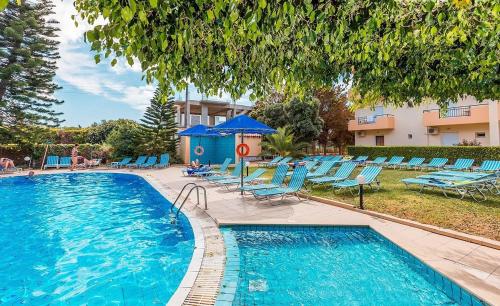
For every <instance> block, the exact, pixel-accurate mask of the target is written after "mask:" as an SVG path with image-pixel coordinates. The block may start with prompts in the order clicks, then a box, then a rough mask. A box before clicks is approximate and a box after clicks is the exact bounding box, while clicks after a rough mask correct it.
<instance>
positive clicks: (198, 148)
mask: <svg viewBox="0 0 500 306" xmlns="http://www.w3.org/2000/svg"><path fill="white" fill-rule="evenodd" d="M203 153H205V149H204V148H203V147H202V146H196V147H195V148H194V154H196V155H198V156H201V155H203Z"/></svg>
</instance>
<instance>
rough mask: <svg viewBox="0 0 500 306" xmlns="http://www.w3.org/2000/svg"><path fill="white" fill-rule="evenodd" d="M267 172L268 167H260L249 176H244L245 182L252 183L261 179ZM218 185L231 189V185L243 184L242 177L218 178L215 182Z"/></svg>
mask: <svg viewBox="0 0 500 306" xmlns="http://www.w3.org/2000/svg"><path fill="white" fill-rule="evenodd" d="M264 173H266V169H262V168H258V169H255V170H254V171H253V172H252V173H250V174H249V175H248V176H245V177H244V178H243V184H250V183H253V182H255V181H261V179H260V177H261V176H262V175H264ZM214 183H215V184H216V185H219V186H223V187H226V188H227V189H229V187H230V186H231V185H239V184H241V177H239V178H232V179H226V180H218V181H215V182H214Z"/></svg>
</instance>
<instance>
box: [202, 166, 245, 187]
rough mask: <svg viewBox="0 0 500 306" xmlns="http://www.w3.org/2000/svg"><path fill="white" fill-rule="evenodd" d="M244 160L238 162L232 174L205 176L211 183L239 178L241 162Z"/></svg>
mask: <svg viewBox="0 0 500 306" xmlns="http://www.w3.org/2000/svg"><path fill="white" fill-rule="evenodd" d="M242 162H243V161H241V162H239V163H237V164H236V165H235V166H234V169H233V172H231V174H230V175H211V176H205V177H203V178H204V179H205V180H207V181H208V182H209V183H215V182H217V181H222V180H227V179H234V178H239V177H240V175H241V163H242Z"/></svg>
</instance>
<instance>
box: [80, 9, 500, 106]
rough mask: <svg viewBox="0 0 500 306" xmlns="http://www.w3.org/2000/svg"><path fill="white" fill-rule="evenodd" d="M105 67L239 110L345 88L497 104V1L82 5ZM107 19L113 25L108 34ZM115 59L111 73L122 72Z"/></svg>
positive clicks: (387, 96)
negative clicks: (246, 98) (122, 63)
mask: <svg viewBox="0 0 500 306" xmlns="http://www.w3.org/2000/svg"><path fill="white" fill-rule="evenodd" d="M75 6H76V9H77V10H78V12H79V15H80V17H82V18H83V19H85V20H87V21H89V22H90V23H91V24H95V26H94V28H93V30H90V31H89V32H87V33H86V39H87V40H88V41H89V42H90V43H91V44H92V49H93V50H95V51H97V52H98V53H99V54H98V55H96V61H99V60H100V56H105V57H109V56H112V57H113V56H117V57H121V56H124V57H126V58H127V59H128V61H129V63H132V62H133V61H134V60H138V61H140V63H141V65H142V69H143V70H144V73H145V76H146V78H147V80H148V81H152V80H153V79H157V80H158V81H159V83H160V85H161V86H163V87H164V88H170V87H171V86H175V87H177V88H179V89H182V88H183V87H184V86H185V85H186V82H188V81H190V82H192V83H194V85H195V86H197V87H198V88H199V89H200V90H201V91H202V92H204V93H207V94H216V93H217V92H218V91H219V90H221V89H223V90H226V91H228V92H230V93H231V95H232V96H233V98H237V97H239V96H240V95H241V94H243V93H245V92H247V91H249V90H250V91H251V92H252V93H253V95H256V96H262V95H264V94H266V93H268V92H270V91H271V90H272V89H276V90H278V91H287V92H289V93H290V92H291V93H301V92H304V91H305V90H307V89H310V88H317V87H319V86H322V85H326V86H331V85H332V84H333V83H335V82H337V81H338V80H341V81H344V82H350V84H351V85H352V87H353V90H354V92H355V93H356V94H357V95H356V96H359V97H362V98H364V99H365V100H366V98H369V99H370V100H377V101H380V100H383V101H384V102H385V103H394V104H403V103H406V102H411V103H414V104H417V103H419V102H421V101H422V100H424V99H426V98H432V99H435V100H437V101H439V102H445V101H446V100H448V99H452V100H455V99H457V98H458V96H459V95H465V94H469V95H474V96H475V97H477V98H478V99H487V98H492V99H498V98H499V97H500V93H499V78H498V75H499V74H500V71H499V70H500V68H499V61H500V60H499V58H500V54H499V50H500V43H499V37H500V22H499V21H500V20H499V13H500V4H499V3H498V1H494V0H380V1H373V0H339V1H330V0H315V1H313V0H274V1H272V0H257V1H242V0H215V1H214V0H171V1H158V0H75ZM102 18H104V22H101V21H100V20H102ZM115 63H116V59H113V60H112V61H111V64H112V65H113V64H115Z"/></svg>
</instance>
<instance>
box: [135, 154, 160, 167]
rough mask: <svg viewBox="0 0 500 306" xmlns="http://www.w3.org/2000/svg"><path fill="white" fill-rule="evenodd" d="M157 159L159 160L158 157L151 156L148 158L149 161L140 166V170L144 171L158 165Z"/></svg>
mask: <svg viewBox="0 0 500 306" xmlns="http://www.w3.org/2000/svg"><path fill="white" fill-rule="evenodd" d="M157 159H158V157H156V156H150V157H148V159H147V161H146V162H145V163H143V164H142V165H140V166H139V168H143V169H146V168H152V167H154V166H155V165H156V160H157Z"/></svg>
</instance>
